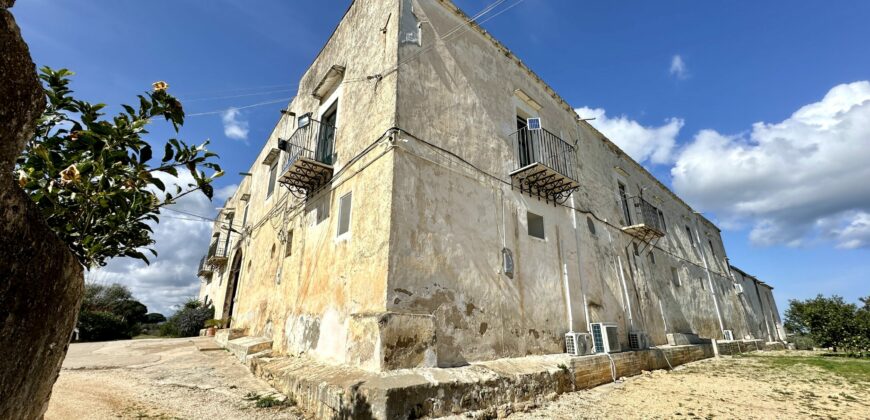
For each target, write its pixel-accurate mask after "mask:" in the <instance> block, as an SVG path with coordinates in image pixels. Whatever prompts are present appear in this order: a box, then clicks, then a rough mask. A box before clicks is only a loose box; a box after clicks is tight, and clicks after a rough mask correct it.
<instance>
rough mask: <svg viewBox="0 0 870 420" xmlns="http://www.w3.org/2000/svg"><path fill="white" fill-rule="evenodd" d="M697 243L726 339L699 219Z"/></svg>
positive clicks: (696, 223)
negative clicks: (702, 241)
mask: <svg viewBox="0 0 870 420" xmlns="http://www.w3.org/2000/svg"><path fill="white" fill-rule="evenodd" d="M695 239H697V241H696V242H695V243H696V244H697V246H698V249H699V250H700V251H701V259H702V260H703V261H704V271H705V272H706V273H707V283H709V284H710V294H711V295H713V305H714V306H715V307H716V317H717V318H719V332H720V333H721V334H722V338H723V339H724V338H725V324H724V323H722V312H720V311H719V299H718V298H717V297H716V289H715V288H713V276H712V275H711V274H710V266H709V265H708V264H707V252H706V251H705V250H704V244H702V243H701V225H699V224H698V219H695Z"/></svg>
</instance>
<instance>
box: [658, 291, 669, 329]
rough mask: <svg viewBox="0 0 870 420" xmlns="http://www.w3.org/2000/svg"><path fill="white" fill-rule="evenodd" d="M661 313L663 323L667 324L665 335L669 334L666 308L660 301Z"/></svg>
mask: <svg viewBox="0 0 870 420" xmlns="http://www.w3.org/2000/svg"><path fill="white" fill-rule="evenodd" d="M659 312H661V314H662V322H663V323H664V324H665V334H667V333H668V320H667V319H665V307H664V306H662V301H661V299H659Z"/></svg>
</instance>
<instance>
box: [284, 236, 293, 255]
mask: <svg viewBox="0 0 870 420" xmlns="http://www.w3.org/2000/svg"><path fill="white" fill-rule="evenodd" d="M291 255H293V231H292V230H291V231H288V232H287V243H286V244H285V245H284V257H289V256H291Z"/></svg>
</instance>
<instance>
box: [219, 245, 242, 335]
mask: <svg viewBox="0 0 870 420" xmlns="http://www.w3.org/2000/svg"><path fill="white" fill-rule="evenodd" d="M230 267H231V268H230V276H229V281H228V282H227V291H226V297H225V298H224V312H223V316H224V318H229V319H230V321H229V322H228V323H227V325H226V327H227V328H229V327H230V325H232V324H233V322H234V321H233V319H232V316H233V308H234V307H235V305H236V300H237V299H238V295H239V293H238V289H239V277H241V274H242V251H241V250H238V251H237V252H236V255H235V257H233V263H232V265H230Z"/></svg>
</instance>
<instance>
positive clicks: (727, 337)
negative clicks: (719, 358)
mask: <svg viewBox="0 0 870 420" xmlns="http://www.w3.org/2000/svg"><path fill="white" fill-rule="evenodd" d="M722 334H724V335H725V341H734V332H733V331H731V330H724V331H722Z"/></svg>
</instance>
